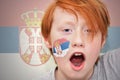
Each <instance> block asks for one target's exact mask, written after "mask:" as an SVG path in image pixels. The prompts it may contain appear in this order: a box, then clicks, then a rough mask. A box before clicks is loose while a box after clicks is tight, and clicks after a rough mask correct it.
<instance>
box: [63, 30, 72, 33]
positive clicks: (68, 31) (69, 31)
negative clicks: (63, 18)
mask: <svg viewBox="0 0 120 80" xmlns="http://www.w3.org/2000/svg"><path fill="white" fill-rule="evenodd" d="M63 32H67V33H71V32H72V29H63Z"/></svg>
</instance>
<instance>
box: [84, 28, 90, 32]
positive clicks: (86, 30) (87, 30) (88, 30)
mask: <svg viewBox="0 0 120 80" xmlns="http://www.w3.org/2000/svg"><path fill="white" fill-rule="evenodd" d="M84 32H85V33H91V32H92V30H91V29H89V28H87V29H84Z"/></svg>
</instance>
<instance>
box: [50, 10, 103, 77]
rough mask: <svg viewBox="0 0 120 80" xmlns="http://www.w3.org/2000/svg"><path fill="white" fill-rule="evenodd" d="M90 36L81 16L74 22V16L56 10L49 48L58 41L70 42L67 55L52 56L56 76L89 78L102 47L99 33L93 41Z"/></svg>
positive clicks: (89, 31) (90, 32)
mask: <svg viewBox="0 0 120 80" xmlns="http://www.w3.org/2000/svg"><path fill="white" fill-rule="evenodd" d="M91 34H92V31H91V30H90V29H89V28H88V26H87V24H86V21H85V19H84V18H83V17H82V16H80V15H79V16H78V20H76V17H75V16H74V15H72V14H70V13H68V12H66V11H64V10H62V9H61V8H56V10H55V12H54V18H53V24H52V28H51V33H50V40H49V41H50V46H51V47H52V46H53V44H54V43H55V41H57V40H59V39H66V40H68V41H69V42H70V44H69V49H68V51H67V54H65V55H64V56H62V57H59V56H54V57H55V60H56V63H57V65H58V71H57V72H58V74H62V76H63V77H65V76H67V77H68V78H71V79H77V78H87V77H90V76H91V74H92V71H93V67H94V65H95V62H96V61H97V59H98V56H99V52H100V49H101V48H102V45H103V43H102V36H101V33H100V32H97V33H96V34H95V36H94V37H93V39H91ZM103 42H104V41H103ZM63 74H65V75H63Z"/></svg>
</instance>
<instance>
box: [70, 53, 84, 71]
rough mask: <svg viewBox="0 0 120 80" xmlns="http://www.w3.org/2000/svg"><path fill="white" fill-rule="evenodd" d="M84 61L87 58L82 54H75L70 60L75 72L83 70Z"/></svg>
mask: <svg viewBox="0 0 120 80" xmlns="http://www.w3.org/2000/svg"><path fill="white" fill-rule="evenodd" d="M84 61H85V56H84V55H83V53H81V52H76V53H74V54H73V55H72V56H71V58H70V62H71V65H72V68H73V69H74V70H80V69H82V67H83V63H84Z"/></svg>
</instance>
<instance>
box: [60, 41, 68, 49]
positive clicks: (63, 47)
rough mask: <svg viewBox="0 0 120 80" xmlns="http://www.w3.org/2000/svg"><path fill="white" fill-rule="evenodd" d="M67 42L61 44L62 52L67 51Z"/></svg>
mask: <svg viewBox="0 0 120 80" xmlns="http://www.w3.org/2000/svg"><path fill="white" fill-rule="evenodd" d="M69 43H70V42H69V41H67V42H64V43H63V44H61V49H62V50H65V49H67V48H68V47H69Z"/></svg>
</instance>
